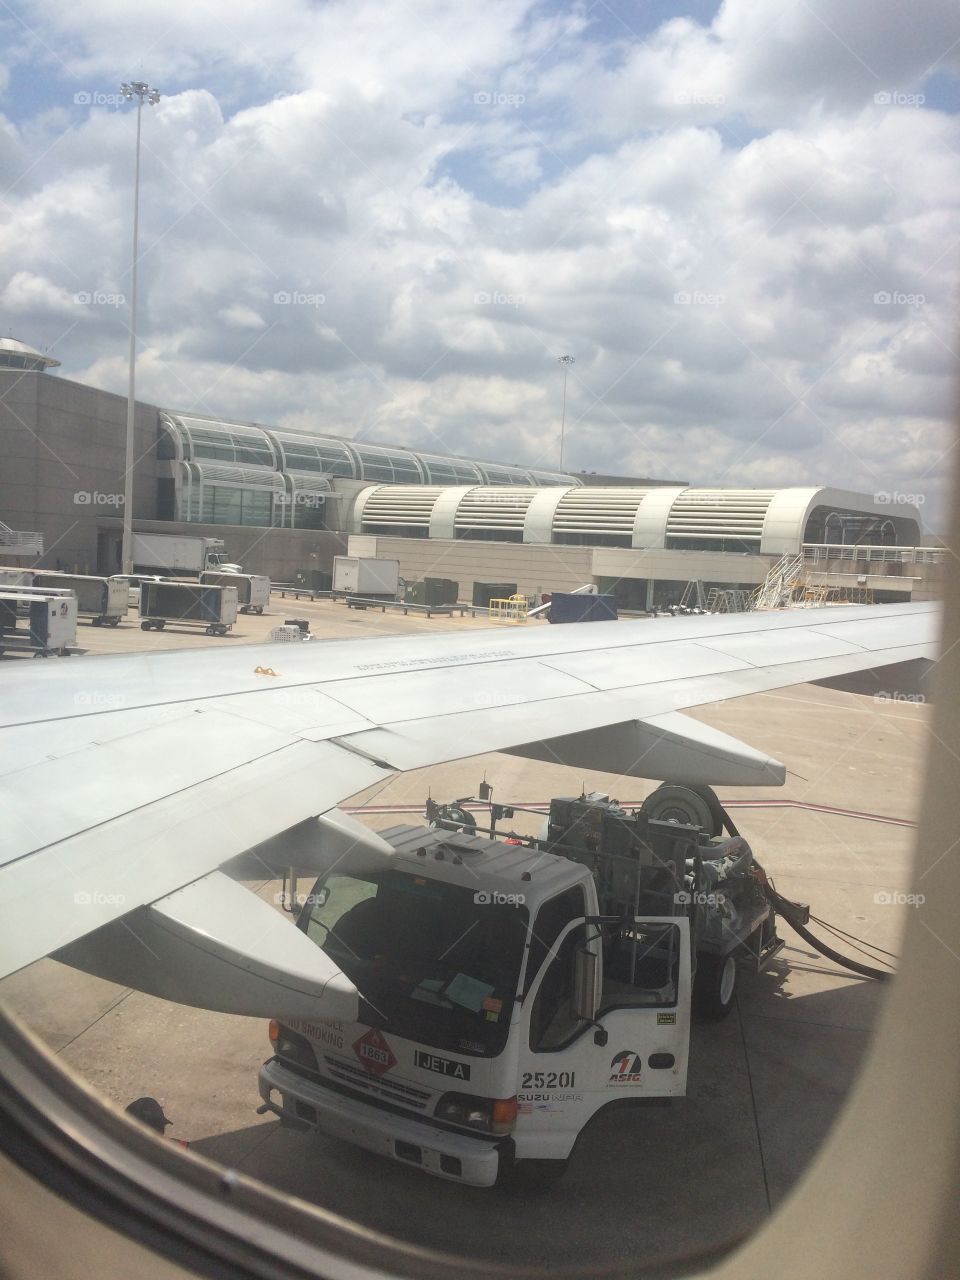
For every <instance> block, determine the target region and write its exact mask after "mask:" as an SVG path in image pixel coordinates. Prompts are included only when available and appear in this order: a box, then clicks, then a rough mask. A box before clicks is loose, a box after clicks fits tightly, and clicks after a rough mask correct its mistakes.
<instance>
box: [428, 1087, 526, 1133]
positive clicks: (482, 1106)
mask: <svg viewBox="0 0 960 1280" xmlns="http://www.w3.org/2000/svg"><path fill="white" fill-rule="evenodd" d="M434 1114H435V1115H436V1117H437V1119H438V1120H446V1121H448V1122H449V1123H450V1124H460V1125H464V1126H465V1127H466V1128H467V1129H480V1130H482V1131H483V1132H484V1133H497V1134H501V1133H509V1132H510V1131H511V1129H512V1128H513V1126H514V1123H515V1122H516V1119H517V1099H516V1097H513V1098H478V1097H474V1096H473V1094H470V1093H445V1094H444V1095H443V1097H442V1098H441V1099H440V1101H439V1102H438V1103H437V1109H436V1111H435V1112H434Z"/></svg>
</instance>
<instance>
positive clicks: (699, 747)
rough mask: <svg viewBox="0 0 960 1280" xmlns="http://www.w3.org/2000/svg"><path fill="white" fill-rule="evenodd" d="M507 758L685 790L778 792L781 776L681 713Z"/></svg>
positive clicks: (765, 760)
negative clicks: (751, 788)
mask: <svg viewBox="0 0 960 1280" xmlns="http://www.w3.org/2000/svg"><path fill="white" fill-rule="evenodd" d="M508 754H509V755H514V756H525V757H526V758H528V759H533V760H547V761H550V762H553V763H555V764H565V765H574V766H576V767H578V768H585V769H599V770H600V771H601V772H603V773H622V774H627V775H629V776H632V777H637V778H657V779H658V780H660V781H662V782H682V783H685V784H686V785H687V786H700V785H712V786H733V787H744V786H756V787H779V786H782V785H783V781H784V778H785V777H786V769H785V767H784V766H783V765H782V764H781V763H780V761H779V760H774V758H773V757H772V756H768V755H764V753H763V752H762V751H755V750H754V748H753V747H750V746H748V745H747V744H746V743H745V742H740V741H738V739H736V738H733V737H731V736H730V734H728V733H722V732H721V731H720V730H719V729H714V728H713V726H712V725H708V724H701V722H700V721H699V720H693V719H691V718H690V716H685V715H682V714H681V713H680V712H670V713H669V714H667V715H663V716H654V717H651V718H650V719H649V720H631V721H627V722H626V723H624V724H616V725H609V726H606V727H604V728H601V729H592V730H587V731H586V732H585V733H573V734H565V735H563V736H562V737H559V738H551V739H550V740H549V741H548V742H532V743H527V744H526V745H525V746H522V747H511V748H510V749H509V752H508Z"/></svg>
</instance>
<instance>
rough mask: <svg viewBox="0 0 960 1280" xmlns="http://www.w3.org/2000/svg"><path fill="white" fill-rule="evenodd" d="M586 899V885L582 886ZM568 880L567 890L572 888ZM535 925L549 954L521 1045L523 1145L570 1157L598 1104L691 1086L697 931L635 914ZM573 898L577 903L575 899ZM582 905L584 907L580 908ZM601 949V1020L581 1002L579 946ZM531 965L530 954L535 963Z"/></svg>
mask: <svg viewBox="0 0 960 1280" xmlns="http://www.w3.org/2000/svg"><path fill="white" fill-rule="evenodd" d="M577 892H579V895H580V898H581V901H582V890H578V891H577ZM573 893H574V891H573V890H568V891H567V893H566V894H563V895H561V898H564V899H565V898H567V897H568V896H569V895H571V894H573ZM558 903H559V900H558V899H555V900H554V902H553V903H546V904H544V907H543V908H541V911H540V913H538V916H537V919H536V921H535V922H534V927H533V944H532V946H531V959H532V958H533V952H534V948H535V947H536V946H537V945H538V943H539V945H543V943H544V942H546V945H547V949H548V954H547V958H546V960H545V961H544V963H543V964H542V966H541V967H540V970H539V972H538V973H537V974H536V975H535V977H534V979H533V981H532V983H529V986H528V990H527V992H526V995H525V998H524V1002H523V1008H524V1012H525V1017H524V1020H523V1024H522V1026H523V1033H524V1036H525V1041H526V1043H522V1044H521V1050H520V1055H519V1071H520V1078H519V1082H518V1090H517V1113H518V1117H517V1127H516V1131H515V1135H514V1137H515V1141H516V1152H517V1156H518V1158H520V1159H556V1160H559V1159H563V1158H564V1157H566V1156H567V1155H568V1154H569V1152H570V1150H571V1148H572V1146H573V1143H574V1141H575V1140H576V1137H577V1134H578V1133H579V1132H580V1130H581V1129H582V1128H583V1126H584V1125H585V1124H586V1122H587V1121H588V1120H589V1118H590V1116H592V1115H593V1114H594V1113H595V1112H596V1111H599V1110H600V1109H601V1108H602V1107H604V1106H605V1105H606V1104H607V1103H608V1102H613V1101H616V1100H617V1099H618V1098H623V1097H651V1098H654V1097H670V1096H678V1095H682V1094H683V1093H684V1092H685V1090H686V1080H687V1060H688V1048H689V1034H690V936H689V922H688V921H687V919H686V918H685V917H677V918H672V919H664V918H663V917H658V918H654V917H650V918H647V917H641V916H638V917H636V919H635V920H633V921H627V922H625V924H624V925H623V926H621V927H620V928H619V929H618V930H617V931H616V932H615V934H613V935H610V934H609V931H607V934H606V936H604V937H602V938H601V932H600V929H599V928H598V927H597V926H596V925H593V924H589V923H588V922H587V921H586V920H585V919H584V918H583V916H580V917H579V918H573V919H570V918H569V917H568V919H567V922H566V923H565V924H563V925H562V926H561V927H560V929H559V930H558V931H557V932H556V933H555V934H553V933H552V930H553V925H554V920H553V919H541V917H542V916H543V912H544V909H545V908H547V907H553V909H554V912H556V905H555V904H558ZM566 905H568V906H572V905H573V904H572V902H571V903H570V904H566ZM582 909H583V908H582V907H581V910H582ZM583 949H587V950H589V951H592V952H593V953H594V954H596V955H598V957H600V959H601V969H600V974H601V987H600V990H599V991H598V993H597V994H598V1014H597V1020H596V1023H590V1022H584V1021H583V1020H582V1019H580V1018H578V1017H577V1016H576V1015H575V1014H574V1012H573V1003H574V1001H573V992H574V971H575V966H576V956H577V952H578V951H580V950H583ZM529 969H530V966H529V964H528V972H529Z"/></svg>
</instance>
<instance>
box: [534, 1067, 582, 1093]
mask: <svg viewBox="0 0 960 1280" xmlns="http://www.w3.org/2000/svg"><path fill="white" fill-rule="evenodd" d="M576 1075H577V1073H576V1072H575V1071H524V1073H523V1079H522V1080H521V1083H520V1088H521V1089H572V1088H573V1082H574V1080H575V1079H576Z"/></svg>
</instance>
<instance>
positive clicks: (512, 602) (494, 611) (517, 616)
mask: <svg viewBox="0 0 960 1280" xmlns="http://www.w3.org/2000/svg"><path fill="white" fill-rule="evenodd" d="M489 608H490V621H491V622H496V623H498V624H504V623H508V624H511V625H516V624H517V623H519V622H526V620H527V612H528V610H529V608H530V602H529V601H528V600H527V597H526V596H519V595H518V596H509V597H507V598H506V599H500V600H491V601H490V605H489Z"/></svg>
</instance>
